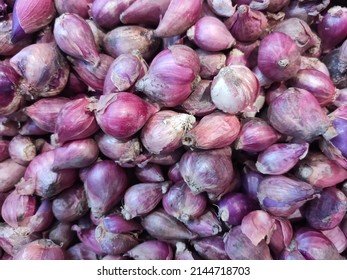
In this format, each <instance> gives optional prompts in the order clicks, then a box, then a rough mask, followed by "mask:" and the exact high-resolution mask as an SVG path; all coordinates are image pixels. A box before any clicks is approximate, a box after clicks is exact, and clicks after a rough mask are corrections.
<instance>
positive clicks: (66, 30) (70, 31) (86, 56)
mask: <svg viewBox="0 0 347 280" xmlns="http://www.w3.org/2000/svg"><path fill="white" fill-rule="evenodd" d="M53 33H54V39H55V41H56V43H57V45H58V46H59V48H60V49H61V50H62V51H63V52H64V53H66V54H68V55H70V56H72V57H74V58H76V59H81V60H84V61H86V62H88V63H91V64H93V65H97V64H98V63H99V61H100V56H99V54H98V50H97V47H96V44H95V40H94V36H93V33H92V30H91V29H90V27H89V25H88V23H87V22H86V21H85V20H84V19H83V18H81V17H80V16H79V15H77V14H70V13H65V14H62V15H61V16H60V17H58V18H57V19H56V20H55V23H54V30H53Z"/></svg>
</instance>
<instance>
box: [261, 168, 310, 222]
mask: <svg viewBox="0 0 347 280" xmlns="http://www.w3.org/2000/svg"><path fill="white" fill-rule="evenodd" d="M257 196H258V199H259V203H260V205H261V207H262V208H263V209H264V210H266V211H267V212H269V213H271V214H272V215H274V216H277V217H289V216H290V215H291V214H293V213H294V212H295V211H296V210H297V209H299V208H300V207H301V206H302V205H304V204H305V202H306V201H308V200H311V199H314V198H315V197H317V190H316V189H315V188H314V187H313V186H311V185H309V184H307V183H305V182H302V181H299V180H297V179H292V178H289V177H285V176H282V175H277V176H268V177H265V178H264V179H263V180H262V181H261V183H260V186H259V189H258V193H257Z"/></svg>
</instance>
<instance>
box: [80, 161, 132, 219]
mask: <svg viewBox="0 0 347 280" xmlns="http://www.w3.org/2000/svg"><path fill="white" fill-rule="evenodd" d="M127 184H128V179H127V176H126V174H125V172H124V170H123V169H122V168H121V167H120V166H118V165H117V164H116V163H114V162H113V161H111V160H102V161H99V162H96V163H95V164H93V165H92V166H91V167H90V168H89V169H88V171H87V174H86V179H85V181H84V188H85V191H86V194H87V200H88V206H89V207H90V208H91V212H92V214H93V216H94V217H95V218H99V217H101V216H102V215H104V214H105V213H106V212H108V211H109V210H111V208H112V207H113V206H115V205H116V204H117V203H118V202H119V201H121V199H122V197H123V195H124V192H125V190H126V188H127Z"/></svg>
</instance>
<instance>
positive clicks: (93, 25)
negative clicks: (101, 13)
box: [86, 19, 106, 52]
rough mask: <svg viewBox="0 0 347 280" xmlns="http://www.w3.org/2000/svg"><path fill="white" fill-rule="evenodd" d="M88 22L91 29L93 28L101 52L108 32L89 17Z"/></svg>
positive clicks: (97, 46)
mask: <svg viewBox="0 0 347 280" xmlns="http://www.w3.org/2000/svg"><path fill="white" fill-rule="evenodd" d="M86 22H87V23H88V25H89V27H90V29H91V30H92V33H93V37H94V41H95V44H96V48H97V50H98V51H99V52H100V51H101V49H102V45H103V42H104V38H105V36H106V34H105V33H104V31H103V30H102V29H101V28H100V27H99V26H98V25H97V24H96V23H95V22H94V21H93V20H91V19H87V20H86Z"/></svg>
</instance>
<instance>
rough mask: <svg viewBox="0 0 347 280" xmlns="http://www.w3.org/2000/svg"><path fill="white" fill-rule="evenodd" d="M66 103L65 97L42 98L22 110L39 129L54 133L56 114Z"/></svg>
mask: <svg viewBox="0 0 347 280" xmlns="http://www.w3.org/2000/svg"><path fill="white" fill-rule="evenodd" d="M70 76H71V74H70ZM68 101H69V99H68V98H65V97H51V98H43V99H40V100H38V101H36V102H35V103H34V104H32V105H30V106H28V107H26V108H25V109H24V110H25V113H26V114H27V115H28V116H29V117H30V118H31V119H32V120H33V121H34V122H35V124H36V125H37V126H38V127H39V128H41V129H42V130H45V131H47V132H54V129H55V124H56V122H57V118H58V114H59V112H60V110H61V109H62V108H63V107H64V105H65V104H66V103H67V102H68Z"/></svg>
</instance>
